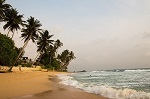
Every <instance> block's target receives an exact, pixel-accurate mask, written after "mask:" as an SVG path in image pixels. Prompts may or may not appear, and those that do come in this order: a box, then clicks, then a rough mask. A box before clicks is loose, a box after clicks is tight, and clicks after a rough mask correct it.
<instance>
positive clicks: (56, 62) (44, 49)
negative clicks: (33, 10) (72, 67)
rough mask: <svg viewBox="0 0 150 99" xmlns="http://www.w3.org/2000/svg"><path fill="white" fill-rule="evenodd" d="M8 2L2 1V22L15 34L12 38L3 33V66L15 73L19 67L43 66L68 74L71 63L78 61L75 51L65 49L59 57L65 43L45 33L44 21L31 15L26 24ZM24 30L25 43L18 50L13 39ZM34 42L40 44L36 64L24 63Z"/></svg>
mask: <svg viewBox="0 0 150 99" xmlns="http://www.w3.org/2000/svg"><path fill="white" fill-rule="evenodd" d="M5 1H6V0H0V22H4V23H5V24H4V26H3V28H4V30H6V29H7V30H8V34H9V32H12V37H11V38H9V37H8V34H7V36H6V35H3V34H0V52H1V53H0V65H7V66H10V68H9V70H8V71H11V70H12V68H13V66H14V65H15V64H22V66H27V67H31V66H32V65H33V64H34V65H41V66H42V68H45V69H49V70H57V71H67V66H68V65H69V63H70V62H71V60H73V59H75V56H74V53H73V51H69V50H64V51H63V52H62V53H61V54H58V53H57V52H58V49H59V48H60V47H61V46H63V43H62V42H61V41H60V40H59V39H57V40H52V39H51V38H52V37H53V36H54V35H51V34H50V33H49V31H48V30H42V29H40V27H41V26H42V24H41V23H40V21H38V20H37V19H35V18H34V17H32V16H30V17H29V18H28V19H27V20H26V21H24V20H23V15H20V14H19V13H18V11H17V10H16V9H14V8H13V7H12V6H11V5H10V4H6V3H5ZM18 30H20V31H21V33H22V34H21V38H23V40H24V45H23V47H22V48H17V47H15V43H14V41H13V40H12V38H13V35H14V32H15V31H18ZM30 40H32V42H33V43H36V45H37V53H38V54H37V56H36V57H35V59H34V61H31V60H30V62H27V63H24V62H23V61H24V60H22V56H23V54H24V53H25V52H24V49H25V47H26V46H27V44H28V42H29V41H30Z"/></svg>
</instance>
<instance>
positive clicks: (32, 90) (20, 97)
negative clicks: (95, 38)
mask: <svg viewBox="0 0 150 99" xmlns="http://www.w3.org/2000/svg"><path fill="white" fill-rule="evenodd" d="M56 74H62V73H60V72H41V71H33V70H27V71H25V70H23V71H22V72H19V71H18V72H13V73H3V74H0V99H50V98H51V99H82V98H83V99H108V98H104V97H102V96H99V95H96V94H91V93H87V92H84V91H82V90H79V89H76V88H73V87H70V86H65V85H62V84H59V82H60V80H59V79H58V77H57V76H56Z"/></svg>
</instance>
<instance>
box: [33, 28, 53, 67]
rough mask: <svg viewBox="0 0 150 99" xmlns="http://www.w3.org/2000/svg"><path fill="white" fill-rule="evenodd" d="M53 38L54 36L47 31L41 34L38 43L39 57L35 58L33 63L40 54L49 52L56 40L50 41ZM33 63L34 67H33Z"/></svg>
mask: <svg viewBox="0 0 150 99" xmlns="http://www.w3.org/2000/svg"><path fill="white" fill-rule="evenodd" d="M52 37H53V35H49V32H48V31H47V30H45V31H42V32H40V37H39V39H38V42H37V47H38V49H37V52H38V54H37V56H36V57H35V59H34V61H33V63H34V62H35V61H36V59H37V57H38V56H39V54H40V53H43V52H45V53H46V51H47V49H48V48H49V46H50V45H53V42H54V40H50V39H51V38H52ZM33 63H32V65H33Z"/></svg>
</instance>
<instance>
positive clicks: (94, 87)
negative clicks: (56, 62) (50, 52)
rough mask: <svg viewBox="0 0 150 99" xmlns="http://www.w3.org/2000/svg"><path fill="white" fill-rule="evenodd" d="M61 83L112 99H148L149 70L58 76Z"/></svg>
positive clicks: (103, 71) (149, 98) (106, 71)
mask: <svg viewBox="0 0 150 99" xmlns="http://www.w3.org/2000/svg"><path fill="white" fill-rule="evenodd" d="M58 77H59V78H60V79H61V80H62V81H61V83H62V84H65V85H69V86H72V87H75V88H79V89H81V90H83V91H85V92H89V93H94V94H98V95H102V96H105V97H108V98H113V99H150V69H132V70H102V71H91V72H80V73H73V74H69V75H58Z"/></svg>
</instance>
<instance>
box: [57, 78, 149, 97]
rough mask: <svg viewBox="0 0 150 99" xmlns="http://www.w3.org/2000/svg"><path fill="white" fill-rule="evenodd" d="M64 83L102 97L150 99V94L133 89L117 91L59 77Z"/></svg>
mask: <svg viewBox="0 0 150 99" xmlns="http://www.w3.org/2000/svg"><path fill="white" fill-rule="evenodd" d="M58 77H59V79H61V80H62V81H61V82H60V83H61V84H64V85H69V86H72V87H75V88H79V89H82V90H83V91H85V92H89V93H94V94H98V95H102V96H105V97H108V98H114V99H150V93H146V92H142V91H136V90H133V89H128V88H125V89H115V88H112V87H110V86H107V85H100V86H98V85H92V84H91V85H89V84H87V83H80V82H78V81H77V80H75V79H74V78H73V77H71V76H69V75H58Z"/></svg>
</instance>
